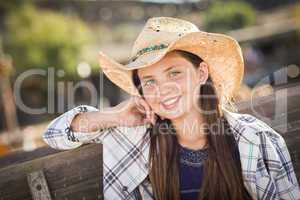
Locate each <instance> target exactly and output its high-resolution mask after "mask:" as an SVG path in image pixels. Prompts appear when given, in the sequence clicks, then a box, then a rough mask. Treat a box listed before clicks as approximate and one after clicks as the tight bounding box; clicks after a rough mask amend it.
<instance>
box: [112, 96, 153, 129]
mask: <svg viewBox="0 0 300 200" xmlns="http://www.w3.org/2000/svg"><path fill="white" fill-rule="evenodd" d="M113 110H115V111H116V114H117V120H118V122H119V124H120V125H124V126H139V125H144V124H147V123H152V124H153V125H154V124H155V121H156V116H155V113H154V112H153V111H152V110H151V108H150V106H149V105H148V103H147V102H146V101H145V100H144V99H143V98H142V97H139V96H132V97H131V98H130V99H128V100H126V101H123V102H121V103H120V104H119V105H117V106H115V107H113Z"/></svg>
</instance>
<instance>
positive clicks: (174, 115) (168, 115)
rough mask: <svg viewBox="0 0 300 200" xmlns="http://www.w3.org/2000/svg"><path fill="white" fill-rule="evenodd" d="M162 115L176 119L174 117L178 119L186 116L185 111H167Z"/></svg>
mask: <svg viewBox="0 0 300 200" xmlns="http://www.w3.org/2000/svg"><path fill="white" fill-rule="evenodd" d="M161 116H162V117H163V118H167V119H170V120H174V119H177V118H180V117H182V116H184V112H180V111H176V112H175V111H171V112H165V113H163V114H162V115H161Z"/></svg>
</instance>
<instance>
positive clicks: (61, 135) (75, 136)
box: [43, 105, 109, 150]
mask: <svg viewBox="0 0 300 200" xmlns="http://www.w3.org/2000/svg"><path fill="white" fill-rule="evenodd" d="M93 111H98V109H97V108H95V107H92V106H88V105H80V106H77V107H75V108H73V109H71V110H69V111H67V112H65V113H63V114H61V115H60V116H58V117H57V118H55V119H53V120H52V121H51V122H50V124H49V125H48V126H47V128H46V130H45V132H44V133H43V140H44V142H45V143H46V144H48V145H49V146H50V147H52V148H54V149H59V150H68V149H74V148H77V147H80V146H81V145H82V144H84V143H102V140H101V136H102V135H103V134H104V133H105V132H106V131H108V130H109V129H99V130H97V131H95V132H74V131H72V129H71V128H70V125H71V122H72V120H73V119H74V117H75V116H76V115H77V114H79V113H83V112H93Z"/></svg>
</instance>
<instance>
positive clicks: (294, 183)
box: [248, 115, 300, 199]
mask: <svg viewBox="0 0 300 200" xmlns="http://www.w3.org/2000/svg"><path fill="white" fill-rule="evenodd" d="M248 116H251V117H253V118H255V117H254V116H252V115H248ZM255 123H257V126H258V128H259V129H260V130H261V131H262V133H263V134H264V137H266V138H268V140H269V141H270V142H271V144H272V146H273V148H270V149H274V150H275V151H274V150H268V151H269V152H266V153H265V154H266V155H267V154H269V156H268V157H273V158H276V159H275V160H274V161H269V163H268V164H269V167H270V169H272V171H273V173H270V175H272V176H273V179H274V181H275V183H276V186H277V193H278V196H279V197H280V199H299V197H300V187H299V184H298V180H297V177H296V174H295V170H294V167H293V163H292V160H291V156H290V153H289V150H288V147H287V145H286V142H285V139H284V138H283V137H282V135H281V134H279V133H278V132H277V131H275V130H274V129H273V128H271V127H270V126H269V125H268V124H266V123H265V122H263V121H262V120H259V119H257V118H255ZM270 154H273V156H272V155H270ZM264 159H266V160H268V159H267V158H264ZM275 161H276V162H275ZM274 168H276V169H274Z"/></svg>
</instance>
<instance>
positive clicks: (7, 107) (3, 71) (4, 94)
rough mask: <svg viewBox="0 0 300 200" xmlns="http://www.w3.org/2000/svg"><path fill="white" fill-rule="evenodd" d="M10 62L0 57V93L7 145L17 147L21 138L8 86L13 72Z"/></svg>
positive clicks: (9, 86)
mask: <svg viewBox="0 0 300 200" xmlns="http://www.w3.org/2000/svg"><path fill="white" fill-rule="evenodd" d="M11 63H12V62H11V60H10V59H8V58H6V57H4V56H1V57H0V92H1V95H0V96H1V99H2V102H3V106H2V107H3V109H4V116H5V121H6V128H7V131H8V133H9V134H8V138H7V139H8V142H7V143H8V144H9V145H12V146H15V145H16V146H19V144H20V143H22V141H23V138H22V135H21V134H20V130H19V126H18V122H17V116H16V105H15V100H14V96H13V91H12V88H11V85H10V80H9V77H10V75H11V73H12V71H13V67H12V64H11Z"/></svg>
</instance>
